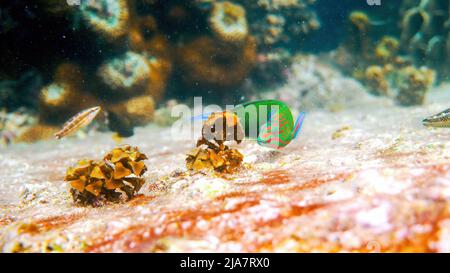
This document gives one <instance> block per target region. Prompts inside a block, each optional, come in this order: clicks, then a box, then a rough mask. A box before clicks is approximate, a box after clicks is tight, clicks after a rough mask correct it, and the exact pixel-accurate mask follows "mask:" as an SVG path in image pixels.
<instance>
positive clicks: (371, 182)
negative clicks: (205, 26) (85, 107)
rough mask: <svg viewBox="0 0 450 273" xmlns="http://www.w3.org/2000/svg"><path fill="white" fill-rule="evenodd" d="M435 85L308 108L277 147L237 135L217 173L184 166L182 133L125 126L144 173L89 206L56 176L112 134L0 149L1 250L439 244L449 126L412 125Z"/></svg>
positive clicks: (428, 108) (446, 216) (446, 224)
mask: <svg viewBox="0 0 450 273" xmlns="http://www.w3.org/2000/svg"><path fill="white" fill-rule="evenodd" d="M440 96H441V94H440V93H437V95H432V96H431V98H430V99H429V103H428V104H427V105H425V106H421V107H411V108H402V107H397V106H393V105H384V106H383V107H380V106H379V105H372V106H370V105H363V106H360V107H354V108H351V109H347V110H343V111H340V112H336V113H331V112H325V111H311V112H308V113H307V117H306V119H305V123H304V127H303V129H302V132H301V134H300V137H299V138H298V139H296V140H295V142H293V143H292V144H290V145H289V146H288V147H286V148H285V149H283V150H281V151H274V150H269V149H267V148H262V147H259V146H258V145H257V144H256V143H254V142H252V141H244V143H243V144H241V145H239V146H237V148H238V149H239V150H240V151H241V152H242V153H243V154H244V156H245V159H244V160H245V167H244V168H243V170H242V171H240V172H239V173H237V174H236V175H232V176H229V177H225V178H224V177H217V176H213V175H208V174H202V173H197V174H194V173H187V172H185V171H186V169H185V153H186V152H187V151H189V150H190V149H191V148H193V147H194V145H195V141H188V140H186V141H181V140H177V141H174V140H171V138H170V132H169V131H170V129H169V128H159V127H156V126H149V127H145V128H138V129H137V130H136V134H135V136H133V137H131V138H129V139H126V140H125V141H124V144H125V143H126V144H130V145H133V146H138V147H139V149H140V150H141V151H142V152H144V153H145V154H147V156H148V157H149V159H148V160H147V161H146V164H147V166H148V168H149V171H148V172H147V173H146V174H145V179H146V184H145V185H144V187H143V188H142V189H141V191H140V195H138V196H137V197H135V198H134V199H132V200H131V201H129V202H127V203H124V204H111V205H107V206H105V207H100V208H90V207H88V208H84V207H77V206H74V204H73V201H72V199H71V196H70V195H69V193H68V188H69V187H68V184H67V183H65V182H64V181H63V178H64V174H65V171H66V169H67V167H69V166H71V165H73V164H74V163H75V162H76V161H77V160H78V159H82V158H92V159H100V158H101V157H102V156H103V155H104V154H105V153H106V152H107V151H109V150H110V149H111V148H113V147H115V146H116V145H117V144H116V143H115V142H114V141H113V139H112V137H111V134H109V133H94V134H93V135H90V136H89V137H87V138H85V139H75V138H68V139H64V140H63V141H56V140H55V141H47V142H40V143H36V144H29V145H23V144H20V145H14V146H10V147H8V148H3V149H2V150H1V153H0V164H1V168H0V248H1V251H3V252H9V251H13V250H19V251H32V252H34V251H67V252H155V251H156V252H159V251H162V252H177V251H188V252H190V251H195V252H198V251H212V252H231V251H232V252H247V251H249V252H260V251H269V252H272V251H275V252H338V251H344V252H347V251H357V252H378V251H380V252H385V251H388V252H390V251H394V252H397V251H400V252H410V251H413V252H423V251H427V252H428V251H429V252H448V251H450V210H449V205H450V201H449V200H450V130H448V129H429V128H425V127H423V126H422V125H421V120H422V119H423V118H424V117H426V116H429V115H431V114H435V113H437V112H439V111H442V110H444V109H446V108H448V107H449V105H446V104H445V103H443V102H442V101H445V100H442V99H440ZM447 101H448V100H447ZM27 227H28V228H27ZM29 227H33V228H29Z"/></svg>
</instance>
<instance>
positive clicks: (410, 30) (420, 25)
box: [400, 0, 450, 78]
mask: <svg viewBox="0 0 450 273" xmlns="http://www.w3.org/2000/svg"><path fill="white" fill-rule="evenodd" d="M400 16H401V22H400V24H401V33H400V42H401V47H402V49H403V50H404V51H405V52H406V53H408V54H409V55H410V56H411V57H412V58H413V60H414V62H415V63H416V64H418V65H427V66H429V67H431V68H433V69H436V70H437V71H438V72H439V73H440V75H441V78H444V77H446V76H449V75H450V68H449V67H450V2H449V1H448V0H404V1H403V2H402V6H401V9H400Z"/></svg>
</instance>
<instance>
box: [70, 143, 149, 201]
mask: <svg viewBox="0 0 450 273" xmlns="http://www.w3.org/2000/svg"><path fill="white" fill-rule="evenodd" d="M145 159H147V157H146V156H145V155H144V154H142V153H140V152H139V150H138V149H137V148H136V147H131V146H128V145H126V146H123V147H120V148H115V149H113V150H112V151H111V152H109V153H108V154H106V155H105V157H104V160H103V161H98V162H96V161H93V160H80V161H78V163H77V165H76V166H75V167H72V168H69V169H68V170H67V173H66V176H65V178H64V180H65V181H68V182H69V183H70V186H71V189H70V193H71V194H72V197H73V200H74V202H75V203H78V204H81V205H92V206H100V205H102V204H103V203H105V202H107V201H109V202H119V201H121V200H123V194H122V193H124V194H126V198H125V200H129V199H131V198H132V197H133V196H135V195H136V193H137V192H138V191H139V189H140V188H141V187H142V185H143V184H144V182H145V180H144V179H143V178H141V176H142V175H143V174H144V173H145V172H146V171H147V167H146V166H145V164H144V162H143V160H145Z"/></svg>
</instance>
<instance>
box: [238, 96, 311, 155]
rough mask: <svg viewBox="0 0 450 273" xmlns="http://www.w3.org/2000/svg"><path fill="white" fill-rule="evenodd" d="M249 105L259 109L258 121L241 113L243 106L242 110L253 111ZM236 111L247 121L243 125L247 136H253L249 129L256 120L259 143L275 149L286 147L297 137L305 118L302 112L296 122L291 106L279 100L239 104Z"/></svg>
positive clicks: (241, 118)
mask: <svg viewBox="0 0 450 273" xmlns="http://www.w3.org/2000/svg"><path fill="white" fill-rule="evenodd" d="M249 107H252V108H256V109H257V116H256V117H257V118H256V119H257V120H256V121H255V120H252V118H249V117H244V116H242V113H239V112H240V110H241V109H242V108H243V109H244V111H242V110H241V112H247V113H252V111H249V109H248V108H249ZM235 112H236V113H237V115H238V116H239V118H240V120H241V121H242V120H244V121H245V122H244V123H245V125H244V124H243V126H244V128H245V132H246V136H248V137H250V138H253V137H252V136H251V135H250V134H251V130H249V127H250V126H251V123H254V122H256V124H258V126H257V128H258V131H257V137H256V141H257V143H258V144H259V145H261V146H264V147H271V148H274V149H281V148H284V147H286V146H287V145H288V144H289V143H290V142H291V141H292V140H293V139H295V138H296V137H297V136H298V133H299V131H300V129H301V127H302V124H303V120H304V118H305V113H304V112H301V113H300V115H299V117H298V118H297V120H296V121H295V123H294V118H293V116H292V113H291V110H290V109H289V107H288V106H287V105H286V104H285V103H284V102H282V101H278V100H261V101H254V102H248V103H245V104H242V105H238V106H237V107H236V108H235Z"/></svg>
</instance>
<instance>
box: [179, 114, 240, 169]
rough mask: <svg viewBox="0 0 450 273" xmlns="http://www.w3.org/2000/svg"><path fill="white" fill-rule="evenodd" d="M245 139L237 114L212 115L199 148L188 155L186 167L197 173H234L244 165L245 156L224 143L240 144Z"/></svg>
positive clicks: (203, 129)
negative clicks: (207, 171)
mask: <svg viewBox="0 0 450 273" xmlns="http://www.w3.org/2000/svg"><path fill="white" fill-rule="evenodd" d="M243 138H244V130H243V128H242V126H241V124H240V122H239V120H238V117H237V116H236V114H234V113H232V112H226V111H225V112H219V113H213V114H211V115H210V116H209V118H208V120H207V121H206V122H205V123H204V124H203V128H202V137H201V138H200V139H199V140H198V142H197V148H195V149H193V150H192V151H190V152H189V153H188V154H187V158H186V167H187V168H188V169H189V170H195V171H199V170H204V169H206V170H214V171H216V172H218V173H228V174H231V173H233V172H234V171H236V170H237V169H238V168H239V167H240V166H241V165H242V161H243V159H244V156H243V155H242V154H241V153H240V152H239V151H238V150H236V149H232V148H229V147H228V146H227V145H225V144H224V143H225V141H236V142H237V143H238V144H239V143H240V142H241V141H242V139H243Z"/></svg>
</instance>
